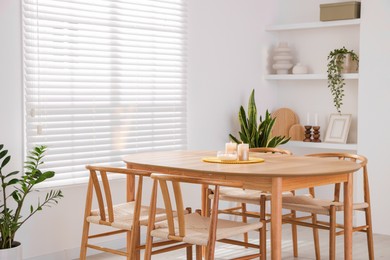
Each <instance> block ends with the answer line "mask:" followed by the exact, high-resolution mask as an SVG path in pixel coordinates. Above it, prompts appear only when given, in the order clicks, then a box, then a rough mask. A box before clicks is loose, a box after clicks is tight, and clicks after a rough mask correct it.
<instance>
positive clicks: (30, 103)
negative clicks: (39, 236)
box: [23, 0, 186, 185]
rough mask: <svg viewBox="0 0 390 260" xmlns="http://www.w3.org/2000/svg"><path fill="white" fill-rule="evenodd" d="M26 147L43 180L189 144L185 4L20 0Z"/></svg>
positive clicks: (73, 178) (65, 179)
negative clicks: (41, 160) (38, 152)
mask: <svg viewBox="0 0 390 260" xmlns="http://www.w3.org/2000/svg"><path fill="white" fill-rule="evenodd" d="M23 47H24V48H23V50H24V88H25V129H26V130H25V133H26V150H30V149H31V148H32V147H33V146H34V145H38V144H44V145H47V146H48V154H47V156H46V163H45V164H44V167H43V168H44V169H50V170H54V171H55V172H56V177H55V178H54V179H53V180H52V181H51V183H49V185H64V184H75V183H80V182H83V180H84V179H85V177H86V176H87V172H86V170H85V165H86V164H108V163H109V164H111V165H118V166H119V165H123V163H122V162H121V158H122V156H124V155H126V154H129V153H135V152H143V151H153V150H177V149H185V146H186V6H185V3H184V1H183V0H23Z"/></svg>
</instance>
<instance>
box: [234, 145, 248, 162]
mask: <svg viewBox="0 0 390 260" xmlns="http://www.w3.org/2000/svg"><path fill="white" fill-rule="evenodd" d="M237 155H238V160H239V161H248V160H249V144H239V145H238V147H237Z"/></svg>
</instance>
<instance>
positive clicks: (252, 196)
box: [209, 187, 293, 205]
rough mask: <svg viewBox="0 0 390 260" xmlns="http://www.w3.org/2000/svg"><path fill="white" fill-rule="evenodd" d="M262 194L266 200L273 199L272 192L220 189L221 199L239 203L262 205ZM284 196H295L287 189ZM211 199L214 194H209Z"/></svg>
mask: <svg viewBox="0 0 390 260" xmlns="http://www.w3.org/2000/svg"><path fill="white" fill-rule="evenodd" d="M262 195H265V196H266V200H270V199H271V193H267V192H262V191H259V190H248V189H245V190H243V189H240V188H231V187H221V188H220V190H219V199H220V200H224V201H232V202H239V203H247V204H255V205H260V197H261V196H262ZM282 195H283V197H284V196H293V194H292V192H289V191H286V192H283V194H282ZM209 198H210V199H214V194H210V195H209Z"/></svg>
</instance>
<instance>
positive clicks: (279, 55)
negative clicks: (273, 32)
mask: <svg viewBox="0 0 390 260" xmlns="http://www.w3.org/2000/svg"><path fill="white" fill-rule="evenodd" d="M274 53H275V54H274V57H273V60H274V61H275V63H274V64H273V65H272V68H273V69H274V70H275V71H276V74H288V72H289V69H291V68H292V66H293V64H292V59H293V57H292V55H291V49H290V48H289V47H288V44H287V42H280V43H279V45H278V47H276V48H275V50H274Z"/></svg>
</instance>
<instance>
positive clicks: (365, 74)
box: [358, 0, 390, 235]
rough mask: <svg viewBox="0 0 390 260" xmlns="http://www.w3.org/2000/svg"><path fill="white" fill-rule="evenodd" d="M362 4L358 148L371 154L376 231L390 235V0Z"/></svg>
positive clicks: (369, 163)
mask: <svg viewBox="0 0 390 260" xmlns="http://www.w3.org/2000/svg"><path fill="white" fill-rule="evenodd" d="M363 4H364V9H363V14H362V16H363V21H362V24H361V47H360V51H361V65H360V68H361V73H360V82H359V139H358V141H359V148H358V150H359V153H361V154H364V155H366V156H367V157H368V171H369V177H370V188H371V202H372V214H373V223H374V224H373V226H374V232H376V233H381V234H388V235H390V224H389V221H388V219H389V215H390V206H389V202H388V190H389V183H390V168H389V165H388V164H389V163H388V162H389V156H388V149H389V147H390V135H389V129H390V119H389V104H390V103H389V98H390V87H389V82H390V73H389V72H390V50H389V46H390V33H389V28H390V16H389V13H390V2H389V1H388V0H365V1H364V3H363Z"/></svg>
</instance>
